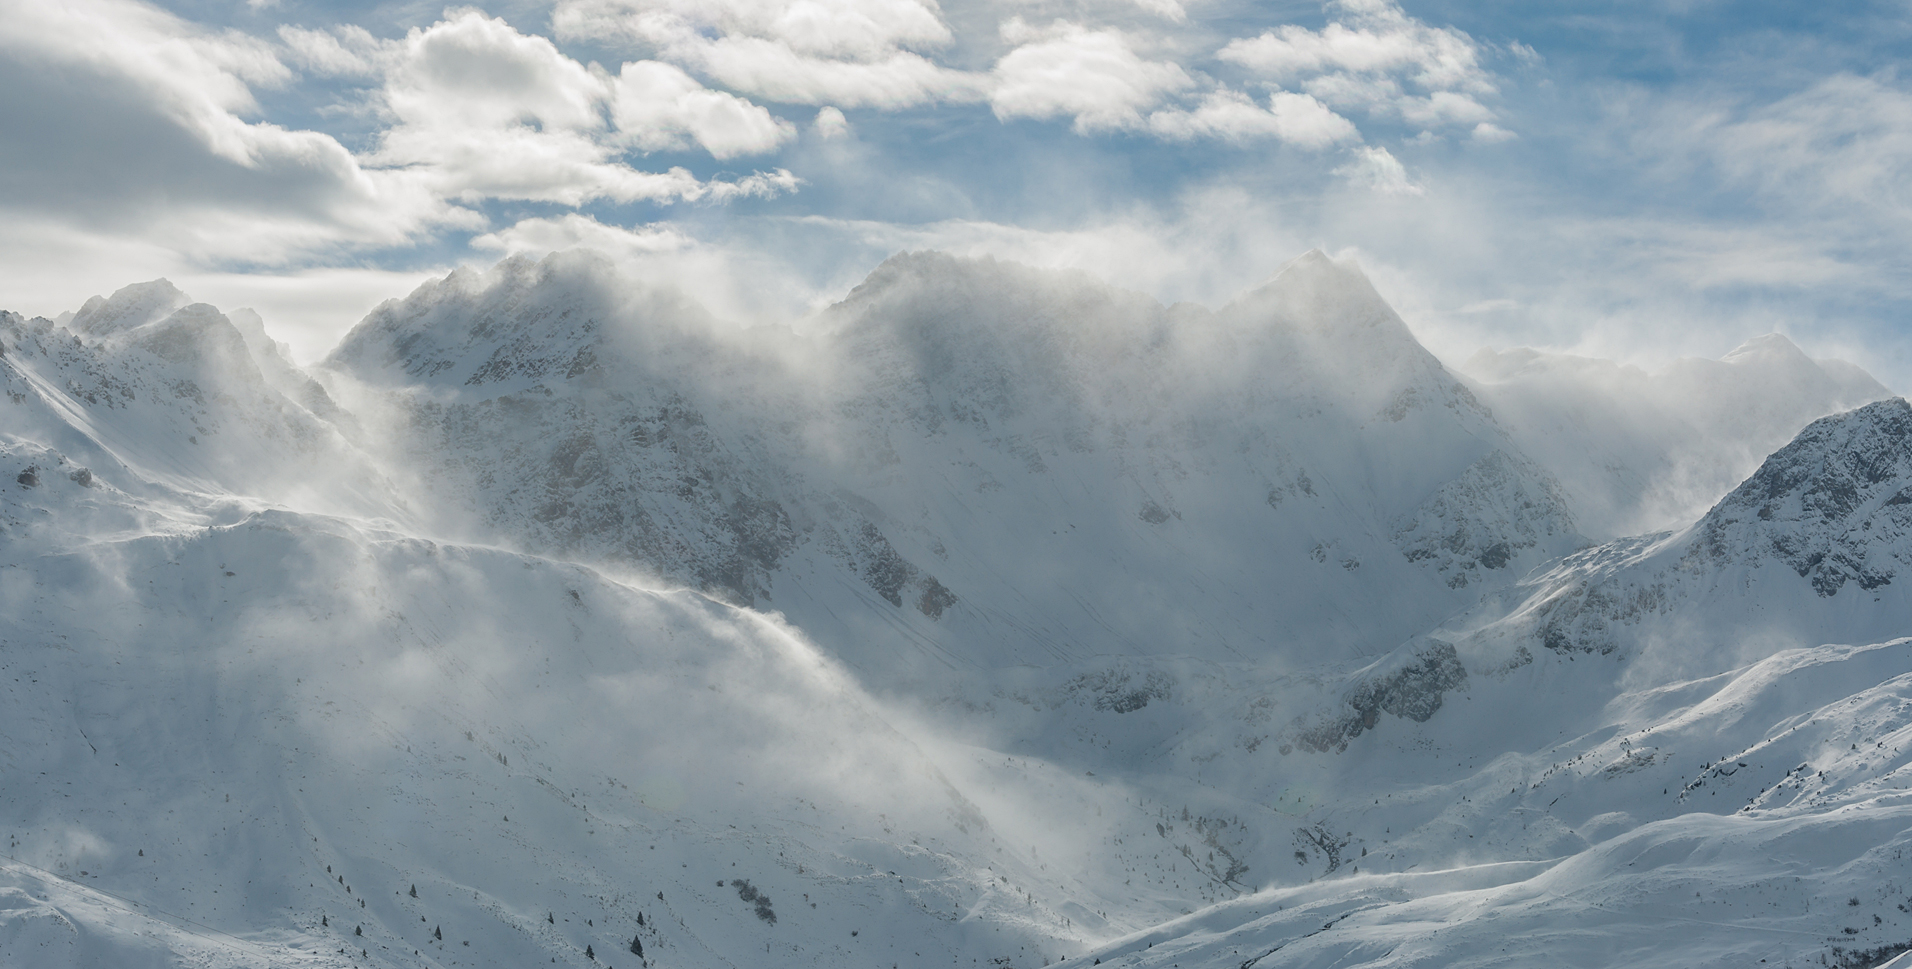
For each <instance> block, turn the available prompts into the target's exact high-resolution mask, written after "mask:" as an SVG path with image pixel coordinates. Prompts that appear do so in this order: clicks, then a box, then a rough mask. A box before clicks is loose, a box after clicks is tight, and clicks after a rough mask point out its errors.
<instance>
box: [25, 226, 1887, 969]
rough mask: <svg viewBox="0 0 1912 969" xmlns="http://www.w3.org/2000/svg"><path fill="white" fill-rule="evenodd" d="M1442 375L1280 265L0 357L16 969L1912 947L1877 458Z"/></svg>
mask: <svg viewBox="0 0 1912 969" xmlns="http://www.w3.org/2000/svg"><path fill="white" fill-rule="evenodd" d="M1462 371H1463V372H1461V373H1455V372H1451V371H1450V370H1448V369H1447V368H1446V367H1444V366H1443V365H1442V364H1441V362H1440V361H1439V360H1438V359H1437V358H1436V357H1435V356H1434V355H1432V354H1431V353H1429V352H1428V351H1427V350H1426V349H1425V348H1424V347H1423V346H1422V344H1421V343H1420V342H1419V341H1418V340H1417V339H1416V337H1415V335H1414V332H1413V331H1412V330H1411V329H1410V328H1409V326H1408V325H1407V323H1406V322H1404V321H1403V320H1402V318H1401V317H1400V316H1399V315H1398V314H1396V313H1395V311H1394V310H1393V309H1392V308H1390V307H1389V305H1388V304H1387V303H1386V301H1384V300H1383V299H1382V298H1381V296H1380V295H1379V294H1378V293H1377V292H1376V291H1375V289H1374V287H1373V286H1372V285H1371V284H1370V283H1369V281H1368V280H1367V278H1366V277H1365V276H1364V275H1363V273H1362V272H1361V270H1360V269H1359V268H1358V267H1356V266H1355V265H1353V263H1352V262H1350V261H1338V260H1336V259H1332V258H1330V257H1328V256H1325V255H1323V254H1322V253H1320V252H1309V253H1306V254H1304V255H1302V256H1300V257H1298V258H1296V259H1294V260H1292V261H1290V262H1288V263H1287V264H1285V265H1284V266H1282V267H1281V268H1280V269H1279V270H1278V271H1277V272H1276V273H1274V274H1273V275H1272V276H1271V277H1270V278H1269V279H1268V280H1267V281H1266V282H1265V283H1263V284H1262V285H1260V286H1258V287H1256V288H1254V289H1252V290H1250V291H1248V292H1246V293H1243V294H1241V295H1240V296H1238V297H1236V298H1235V299H1233V300H1232V301H1230V302H1229V303H1227V304H1226V305H1224V306H1222V307H1220V308H1218V309H1209V308H1205V307H1200V306H1195V305H1192V304H1177V305H1174V306H1163V305H1161V304H1160V303H1158V302H1156V301H1155V300H1153V299H1151V298H1149V297H1146V296H1143V295H1140V294H1136V293H1131V292H1126V291H1123V290H1120V289H1117V288H1113V287H1110V286H1108V285H1106V284H1104V283H1102V282H1099V281H1097V280H1095V279H1093V278H1091V277H1089V276H1086V275H1082V274H1075V273H1068V272H1057V271H1049V270H1037V269H1032V268H1029V267H1025V266H1020V265H1016V264H1012V263H1006V262H997V261H994V260H990V259H967V258H957V257H953V256H949V255H945V254H941V253H936V252H913V253H904V254H900V255H897V256H894V257H892V258H890V259H889V260H888V261H886V262H884V263H883V264H882V265H881V266H879V267H878V268H877V269H876V270H875V271H874V272H872V273H871V274H870V276H869V277H868V278H867V279H866V280H865V281H864V282H863V283H862V284H861V285H859V286H857V287H856V288H855V289H854V290H852V291H851V292H850V293H849V294H848V295H847V296H845V297H844V299H843V300H842V301H840V302H838V303H836V304H834V305H832V306H830V307H829V308H827V309H825V310H823V311H821V312H820V313H818V314H816V315H814V316H812V317H810V318H807V319H805V320H803V321H801V322H800V323H798V324H796V325H794V326H789V327H786V326H759V327H741V326H737V325H734V324H731V323H727V322H725V321H723V320H721V319H718V318H717V317H715V316H714V315H713V314H711V313H710V312H709V311H707V310H706V309H704V308H703V307H701V306H699V305H698V304H697V303H695V302H694V301H693V300H691V299H690V298H688V297H686V296H684V295H683V294H682V293H679V292H676V291H673V290H670V289H667V288H662V287H659V286H657V285H655V284H648V283H643V282H640V281H638V280H636V279H635V278H633V277H632V276H631V275H629V274H627V273H626V272H625V271H624V270H623V269H622V268H621V267H620V265H619V264H618V263H617V262H616V261H614V260H612V259H610V258H608V257H606V256H603V255H599V254H596V253H592V252H588V251H582V250H574V251H569V252H563V253H559V254H556V255H553V256H550V257H547V258H544V259H531V258H526V257H512V258H510V259H507V260H505V261H503V262H501V263H499V264H498V265H496V266H495V267H493V268H491V269H489V270H486V271H482V272H480V271H472V270H460V271H458V272H455V273H453V274H451V275H450V276H447V277H445V278H443V279H440V280H437V281H434V282H430V283H427V284H426V285H424V286H421V287H420V288H418V289H417V290H416V291H414V292H413V293H411V294H410V295H409V296H407V297H405V298H403V299H395V300H391V301H388V302H386V303H385V304H383V305H381V306H380V307H378V308H377V309H376V310H375V311H373V312H372V313H371V314H370V315H369V316H367V317H366V318H365V319H364V320H363V321H362V322H361V323H360V324H359V325H358V326H357V327H356V328H355V329H354V330H352V331H351V332H350V333H349V334H348V335H347V336H346V337H345V338H344V340H343V341H342V342H341V343H340V344H339V345H338V347H337V348H336V349H334V350H333V351H332V352H331V354H330V355H329V356H327V357H326V358H325V359H324V360H323V361H321V362H319V363H318V364H316V365H314V366H312V367H310V368H306V369H301V368H299V367H296V366H294V365H293V364H292V363H291V362H290V361H289V360H288V357H287V354H286V353H285V352H284V351H283V349H282V348H280V347H279V346H277V345H275V344H274V343H273V342H272V341H271V340H270V338H269V337H268V336H267V334H266V331H265V329H264V328H263V325H262V323H261V321H260V320H259V318H258V317H257V315H256V314H251V313H249V312H248V311H242V310H233V311H229V312H225V313H222V312H221V311H219V310H218V309H215V308H214V307H211V306H208V305H205V304H199V303H193V302H191V301H190V298H189V297H187V296H186V295H184V294H182V293H180V292H179V291H178V290H177V289H175V288H174V287H172V286H171V285H170V284H168V283H166V282H165V281H163V280H161V281H155V282H151V283H142V284H137V285H134V286H129V287H127V288H125V289H123V290H120V291H119V292H117V293H115V294H113V295H112V296H110V297H105V298H96V299H95V300H92V301H89V302H88V303H86V304H85V306H83V307H82V308H81V309H79V310H78V311H76V312H74V313H72V314H67V315H63V316H61V317H60V318H58V319H44V318H35V319H26V318H23V317H20V316H18V315H13V314H6V315H4V316H0V376H4V379H5V382H6V388H5V389H6V392H7V401H5V402H0V415H4V422H0V452H4V454H5V455H6V458H7V460H8V461H9V462H11V464H9V465H6V466H5V468H6V469H7V475H8V477H7V478H5V479H0V480H6V481H9V482H11V483H9V484H7V485H6V486H5V488H4V491H5V493H6V495H7V500H6V502H5V503H4V504H3V505H0V566H4V568H0V643H4V645H3V646H0V690H4V691H5V694H4V695H5V698H6V699H5V703H4V705H0V734H3V735H4V736H5V737H7V738H8V741H9V742H8V744H7V745H6V746H5V749H4V758H5V759H4V760H3V761H0V764H3V765H4V767H3V768H0V769H4V771H5V772H6V773H5V776H6V777H7V778H8V782H7V783H6V784H5V785H0V824H4V826H5V829H6V830H5V833H7V834H8V858H7V860H6V861H5V862H4V863H3V865H4V867H0V961H5V962H6V963H7V964H9V965H13V964H20V965H32V966H42V965H44V966H92V965H102V964H113V965H162V966H166V965H195V966H200V965H204V966H223V965H232V966H255V965H286V966H293V965H297V966H346V965H374V966H421V965H429V966H451V965H506V964H511V965H517V964H524V965H530V964H535V963H536V962H537V960H538V959H541V958H542V959H545V960H546V962H545V963H543V964H545V965H552V964H563V965H578V966H582V965H592V964H597V965H609V966H620V965H621V966H632V965H642V966H659V967H676V966H697V967H701V966H744V965H816V966H885V965H891V966H893V965H921V966H928V965H979V966H983V965H994V966H1005V967H1007V966H1015V967H1028V966H1041V965H1049V964H1053V963H1056V962H1057V961H1059V960H1067V962H1068V964H1070V965H1077V964H1080V965H1094V964H1097V963H1098V962H1099V963H1100V964H1103V965H1118V966H1196V965H1200V966H1210V965H1213V966H1222V965H1227V966H1254V965H1259V966H1263V967H1268V966H1274V965H1281V966H1322V967H1327V966H1407V965H1443V966H1474V965H1480V966H1486V965H1508V964H1532V963H1535V962H1540V961H1545V960H1549V959H1558V958H1559V957H1560V954H1561V953H1563V952H1567V951H1571V952H1573V953H1575V958H1576V959H1577V962H1575V964H1583V965H1590V966H1636V965H1637V966H1662V965H1686V966H1714V965H1717V966H1744V965H1747V964H1757V963H1758V962H1761V961H1765V962H1766V963H1767V964H1768V965H1772V966H1787V965H1791V966H1806V965H1809V964H1810V965H1840V966H1874V965H1878V964H1881V963H1883V962H1884V961H1885V960H1887V959H1890V958H1892V957H1893V956H1895V955H1897V954H1898V953H1899V952H1900V951H1903V950H1906V949H1908V948H1912V914H1908V907H1912V885H1908V884H1907V883H1906V880H1905V878H1904V877H1903V871H1904V869H1903V862H1902V858H1901V853H1902V851H1903V850H1904V849H1905V847H1907V842H1908V841H1912V834H1909V833H1908V832H1909V831H1912V826H1909V825H1908V821H1912V787H1909V786H1908V785H1912V774H1908V772H1907V762H1908V756H1909V754H1908V753H1904V752H1902V751H1908V752H1912V640H1907V639H1903V638H1898V637H1902V636H1905V635H1907V634H1912V627H1909V626H1908V620H1912V610H1909V609H1908V606H1909V605H1912V603H1909V602H1908V600H1907V597H1906V596H1907V593H1906V590H1907V588H1908V582H1907V581H1906V579H1905V578H1904V576H1905V575H1906V574H1907V570H1906V567H1907V566H1912V409H1909V408H1908V406H1907V404H1906V403H1905V401H1903V400H1900V399H1897V398H1892V397H1890V396H1889V394H1888V393H1887V392H1886V391H1885V389H1884V388H1883V387H1881V386H1880V385H1879V384H1878V383H1877V382H1876V381H1873V380H1872V379H1871V378H1870V377H1869V376H1867V375H1866V374H1865V373H1864V372H1863V371H1862V370H1861V369H1860V368H1858V367H1856V366H1854V365H1852V364H1849V363H1842V362H1839V361H1821V360H1813V359H1811V358H1809V357H1807V356H1806V355H1805V354H1804V353H1803V352H1801V351H1800V350H1799V349H1798V348H1797V347H1795V346H1793V345H1792V344H1791V343H1790V342H1788V341H1787V340H1786V339H1785V338H1784V337H1783V336H1778V335H1776V334H1768V335H1764V336H1755V337H1754V338H1753V339H1751V340H1750V341H1749V342H1747V343H1746V344H1745V345H1744V346H1742V347H1741V348H1740V349H1739V350H1737V351H1735V352H1734V353H1732V354H1730V355H1728V356H1727V357H1726V358H1725V359H1723V360H1719V361H1700V360H1691V361H1681V362H1680V363H1678V364H1676V365H1674V366H1673V367H1671V368H1668V369H1667V370H1664V371H1662V372H1658V373H1652V374H1649V373H1645V372H1642V371H1638V370H1633V369H1628V368H1623V367H1620V366H1617V365H1614V364H1611V363H1607V362H1603V361H1596V360H1588V359H1583V358H1574V357H1564V356H1558V355H1550V354H1545V353H1540V352H1536V351H1528V350H1510V351H1504V352H1498V353H1496V352H1490V351H1484V352H1483V353H1482V354H1481V355H1479V356H1477V357H1475V358H1473V359H1472V360H1470V361H1469V362H1468V363H1467V364H1466V366H1465V367H1464V368H1462ZM1828 644H1830V645H1828ZM1654 788H1659V790H1658V791H1655V790H1654ZM1396 829H1399V830H1396ZM299 881H305V882H306V883H307V884H306V886H305V887H304V888H300V887H299V886H298V884H297V883H298V882H299ZM320 885H324V886H325V887H324V888H320V887H319V886H320Z"/></svg>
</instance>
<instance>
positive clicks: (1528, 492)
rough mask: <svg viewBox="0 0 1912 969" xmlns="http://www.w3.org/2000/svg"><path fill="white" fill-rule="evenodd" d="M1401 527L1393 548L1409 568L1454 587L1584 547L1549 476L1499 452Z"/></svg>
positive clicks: (1444, 489)
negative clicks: (1415, 565)
mask: <svg viewBox="0 0 1912 969" xmlns="http://www.w3.org/2000/svg"><path fill="white" fill-rule="evenodd" d="M1399 526H1400V528H1399V530H1398V531H1397V532H1395V535H1394V541H1395V543H1396V544H1397V545H1399V546H1400V547H1401V552H1402V554H1404V555H1406V556H1407V559H1408V561H1410V562H1421V563H1424V564H1425V565H1426V566H1427V567H1429V568H1432V569H1434V570H1435V571H1436V572H1438V573H1440V575H1441V576H1442V578H1444V579H1445V580H1446V581H1447V584H1448V585H1449V586H1451V587H1454V588H1465V587H1466V586H1468V585H1469V584H1474V583H1478V582H1479V581H1480V579H1481V577H1482V576H1483V575H1484V574H1486V572H1491V571H1497V570H1505V569H1507V568H1509V567H1510V566H1516V562H1518V563H1520V564H1524V565H1526V566H1527V567H1529V568H1531V567H1532V566H1533V565H1535V564H1538V563H1539V562H1542V561H1546V560H1548V559H1552V558H1556V557H1558V556H1559V555H1560V554H1562V553H1564V552H1567V551H1570V550H1572V549H1573V548H1574V547H1575V546H1576V545H1578V544H1580V542H1581V541H1582V539H1580V537H1579V534H1578V533H1577V532H1576V531H1575V530H1574V524H1573V516H1572V514H1571V513H1569V512H1568V510H1567V504H1566V501H1565V499H1563V498H1562V497H1561V496H1560V489H1559V486H1558V485H1557V484H1556V483H1555V482H1554V480H1553V477H1552V476H1551V475H1549V474H1547V473H1546V472H1545V471H1543V470H1541V469H1540V468H1539V467H1538V466H1535V465H1533V464H1532V463H1531V462H1527V461H1524V460H1523V459H1521V458H1517V457H1514V456H1512V455H1510V454H1508V453H1507V452H1506V451H1500V450H1496V451H1494V452H1492V453H1490V454H1488V455H1487V456H1486V457H1484V458H1481V459H1480V460H1479V461H1476V462H1474V463H1473V464H1472V465H1470V466H1468V468H1467V470H1466V471H1464V472H1462V473H1461V476H1460V477H1458V478H1456V479H1454V480H1453V481H1450V482H1448V483H1447V484H1444V485H1442V486H1441V488H1440V490H1439V491H1436V492H1435V493H1434V496H1433V497H1432V498H1429V499H1428V500H1427V501H1426V502H1425V503H1423V504H1422V505H1421V507H1420V508H1418V509H1416V510H1415V512H1414V514H1413V515H1412V516H1409V517H1407V518H1405V519H1404V520H1402V521H1401V522H1399ZM1522 571H1524V569H1523V570H1522Z"/></svg>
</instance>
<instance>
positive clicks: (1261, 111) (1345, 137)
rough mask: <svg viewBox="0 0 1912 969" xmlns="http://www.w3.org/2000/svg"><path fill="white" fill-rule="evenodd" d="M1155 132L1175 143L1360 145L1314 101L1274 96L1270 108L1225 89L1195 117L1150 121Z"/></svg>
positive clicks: (1344, 122) (1179, 112) (1351, 130)
mask: <svg viewBox="0 0 1912 969" xmlns="http://www.w3.org/2000/svg"><path fill="white" fill-rule="evenodd" d="M1148 128H1149V130H1150V131H1151V132H1153V133H1155V134H1157V135H1159V136H1161V137H1164V138H1169V139H1172V140H1176V141H1191V140H1194V139H1197V138H1217V139H1220V140H1223V141H1230V142H1237V143H1240V142H1246V141H1252V140H1258V139H1263V138H1274V139H1277V140H1280V141H1283V142H1287V143H1289V144H1292V145H1297V146H1299V147H1302V148H1326V147H1328V146H1330V145H1334V144H1338V143H1340V142H1344V141H1359V140H1360V139H1361V135H1360V133H1359V132H1358V131H1356V130H1355V127H1354V122H1352V121H1349V120H1348V119H1346V118H1344V117H1342V116H1340V115H1338V114H1336V113H1334V111H1333V110H1331V109H1330V108H1329V107H1328V106H1327V105H1325V104H1322V103H1321V102H1320V101H1318V100H1316V99H1315V98H1313V97H1312V96H1310V95H1306V94H1296V93H1294V92H1292V91H1276V92H1274V93H1273V94H1272V95H1270V96H1269V98H1268V106H1267V107H1266V108H1264V107H1262V106H1261V105H1259V104H1256V103H1255V102H1254V100H1253V99H1251V98H1249V96H1248V95H1246V94H1243V93H1241V92H1239V91H1232V90H1229V89H1227V88H1218V89H1216V90H1214V91H1211V92H1209V93H1208V94H1207V95H1206V96H1204V97H1203V98H1202V100H1201V103H1200V104H1199V105H1197V106H1196V108H1195V109H1194V110H1192V111H1190V110H1184V109H1180V108H1169V109H1163V110H1160V111H1156V112H1154V113H1153V114H1150V115H1149V118H1148Z"/></svg>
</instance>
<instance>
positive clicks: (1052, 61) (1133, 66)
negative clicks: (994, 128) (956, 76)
mask: <svg viewBox="0 0 1912 969" xmlns="http://www.w3.org/2000/svg"><path fill="white" fill-rule="evenodd" d="M1002 33H1003V38H1004V39H1005V40H1008V41H1009V42H1011V43H1016V44H1018V45H1019V46H1017V47H1016V48H1015V49H1014V50H1011V51H1010V52H1009V53H1007V54H1005V55H1003V57H1002V59H1001V60H999V61H997V62H996V68H995V77H996V82H997V83H996V88H995V90H994V91H992V92H991V93H990V96H989V103H990V107H991V108H993V109H994V110H995V112H996V117H998V118H1001V119H1003V120H1009V119H1012V118H1034V119H1048V118H1060V117H1069V118H1073V119H1074V128H1075V130H1076V131H1077V132H1078V133H1088V132H1092V131H1109V130H1119V129H1125V128H1139V127H1143V126H1144V124H1145V122H1144V120H1143V112H1145V111H1147V110H1149V109H1150V108H1153V107H1155V106H1156V105H1158V104H1160V103H1161V102H1162V100H1163V99H1164V98H1165V97H1166V96H1168V95H1170V94H1173V93H1175V92H1178V91H1182V90H1184V89H1187V88H1189V87H1192V86H1194V84H1195V80H1194V79H1193V78H1191V77H1190V76H1189V75H1188V72H1187V71H1184V70H1183V69H1182V68H1181V66H1180V65H1178V64H1175V63H1173V62H1169V61H1148V60H1143V59H1142V58H1141V57H1140V56H1139V55H1137V54H1136V53H1135V51H1134V50H1132V49H1131V48H1130V46H1129V40H1128V38H1127V37H1125V36H1124V35H1123V34H1122V33H1121V32H1120V31H1117V30H1089V29H1087V28H1084V27H1081V26H1078V25H1076V24H1072V23H1067V22H1061V21H1059V22H1057V23H1056V24H1055V25H1054V26H1052V27H1050V28H1048V29H1046V30H1036V29H1033V28H1030V27H1028V26H1027V25H1025V24H1024V23H1023V22H1022V21H1021V20H1019V19H1012V20H1010V21H1008V22H1006V23H1005V24H1004V25H1003V27H1002Z"/></svg>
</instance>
